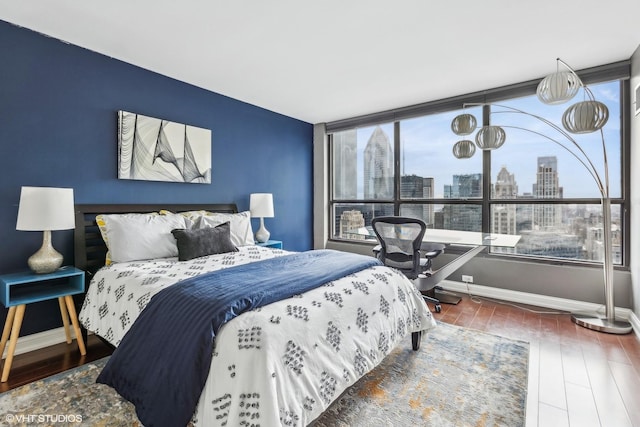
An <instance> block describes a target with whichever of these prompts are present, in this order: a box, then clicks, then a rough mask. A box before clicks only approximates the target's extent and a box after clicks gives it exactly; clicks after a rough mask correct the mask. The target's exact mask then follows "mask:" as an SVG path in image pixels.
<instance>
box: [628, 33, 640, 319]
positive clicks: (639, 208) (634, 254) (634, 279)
mask: <svg viewBox="0 0 640 427" xmlns="http://www.w3.org/2000/svg"><path fill="white" fill-rule="evenodd" d="M638 85H640V46H638V48H637V49H636V51H635V53H634V54H633V56H632V57H631V262H630V267H631V289H632V292H633V307H632V309H633V312H634V313H635V316H636V318H640V114H638V115H636V114H635V111H636V108H640V106H638V103H640V99H636V95H635V88H636V86H638Z"/></svg>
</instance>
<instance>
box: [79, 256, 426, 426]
mask: <svg viewBox="0 0 640 427" xmlns="http://www.w3.org/2000/svg"><path fill="white" fill-rule="evenodd" d="M239 249H240V251H239V252H234V253H227V254H221V255H212V256H208V257H203V258H197V259H194V260H191V261H184V262H178V261H177V258H170V259H159V260H152V261H145V262H129V263H119V264H113V265H111V266H109V267H104V268H103V269H101V270H99V271H98V272H97V273H96V275H95V277H94V278H93V279H92V281H91V285H90V287H89V290H88V292H87V296H86V299H85V301H84V305H83V307H82V310H81V312H80V321H81V322H82V324H83V325H84V326H85V327H86V328H87V329H88V330H89V331H92V332H94V333H96V334H98V335H100V336H102V337H103V338H105V339H106V340H107V341H109V342H110V343H112V344H113V345H115V346H117V345H118V344H119V343H120V341H121V340H122V338H123V336H124V335H125V333H126V332H127V331H128V329H129V327H130V326H131V324H132V323H133V322H134V321H135V320H136V318H137V317H138V315H139V314H140V312H141V311H142V310H143V309H144V307H145V306H146V305H147V303H148V302H149V299H150V298H151V297H152V296H153V295H154V294H155V293H157V292H159V291H160V290H162V289H163V288H165V287H167V286H171V285H172V284H175V283H177V282H179V281H180V280H182V279H186V278H188V277H191V276H194V275H198V274H202V273H204V272H208V271H213V270H217V269H221V268H227V267H231V266H234V265H240V264H245V263H248V262H252V261H256V260H259V259H266V258H271V257H275V256H282V255H286V254H287V253H288V252H286V251H282V250H274V249H269V248H263V247H259V246H244V247H240V248H239ZM247 286H248V287H250V286H251V284H250V283H247ZM434 326H435V321H434V319H433V318H432V316H431V313H430V312H429V310H428V308H427V306H426V304H425V303H424V301H423V299H422V297H421V295H420V293H419V292H418V291H416V290H415V288H414V286H413V284H412V283H411V282H410V281H409V280H408V279H407V278H406V277H405V276H404V275H402V274H401V273H399V272H397V271H396V270H392V269H389V268H387V267H381V266H380V267H372V268H369V269H366V270H363V271H361V272H359V273H356V274H352V275H350V276H347V277H345V278H342V279H340V280H336V281H334V282H330V283H327V284H325V285H323V286H321V287H319V288H317V289H314V290H312V291H309V292H306V293H304V294H302V295H298V296H295V297H293V298H289V299H285V300H282V301H279V302H276V303H273V304H270V305H267V306H265V307H262V308H260V309H257V310H253V311H250V312H247V313H244V314H242V315H241V316H239V317H237V318H235V319H233V320H231V321H230V322H229V323H227V324H226V325H225V326H223V327H222V328H221V329H220V331H219V334H218V336H217V337H216V344H215V349H214V354H213V359H212V362H211V370H210V372H209V378H208V380H207V383H206V384H205V388H204V390H203V393H202V396H201V397H200V402H199V404H198V407H197V410H196V413H195V414H194V416H193V419H192V421H193V422H194V424H195V425H200V426H207V427H208V426H225V425H226V426H251V425H255V426H257V425H260V426H277V425H283V426H305V425H307V424H309V423H310V422H311V421H312V420H314V419H315V418H316V417H318V416H319V415H320V414H321V413H322V412H323V411H324V410H325V409H326V408H327V407H328V406H329V404H330V403H331V402H332V401H333V400H334V399H335V398H337V397H338V396H340V394H341V393H342V392H343V391H344V390H345V389H346V388H347V387H349V386H350V385H352V384H354V383H355V381H356V380H358V379H359V378H360V377H362V376H363V375H364V374H365V373H367V372H368V371H370V370H371V369H373V368H374V367H375V366H377V365H378V364H379V363H380V362H381V361H382V359H383V358H384V357H385V356H386V355H387V354H388V353H389V352H390V351H391V350H392V349H393V348H394V347H395V346H396V344H398V342H399V341H400V340H402V339H408V338H407V336H408V335H409V334H410V333H411V332H415V331H424V330H428V329H431V328H433V327H434ZM167 345H171V343H167Z"/></svg>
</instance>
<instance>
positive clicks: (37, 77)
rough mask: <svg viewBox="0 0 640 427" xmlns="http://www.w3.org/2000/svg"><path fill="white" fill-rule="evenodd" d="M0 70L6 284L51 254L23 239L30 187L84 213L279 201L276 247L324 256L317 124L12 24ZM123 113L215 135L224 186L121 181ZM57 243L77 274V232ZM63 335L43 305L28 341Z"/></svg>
mask: <svg viewBox="0 0 640 427" xmlns="http://www.w3.org/2000/svg"><path fill="white" fill-rule="evenodd" d="M167 55H170V53H167ZM0 58H1V61H2V66H0V150H1V151H0V157H1V158H2V169H1V171H2V178H1V182H2V184H1V185H0V273H7V272H14V271H20V270H25V269H27V265H26V260H27V258H28V257H29V256H30V255H31V254H32V253H33V252H35V251H36V250H37V249H38V248H39V246H40V244H41V242H42V234H41V233H39V232H21V231H16V230H15V226H16V215H17V210H18V201H19V198H20V187H21V186H23V185H30V186H52V187H72V188H73V189H74V193H75V201H76V203H164V202H166V203H216V202H219V203H224V202H235V203H237V205H238V207H239V209H240V210H247V209H248V208H249V194H250V193H252V192H270V193H273V196H274V205H275V218H268V219H265V225H266V227H267V228H268V229H269V231H271V236H272V238H274V239H278V240H283V241H284V245H285V249H290V250H296V251H299V250H307V249H310V248H311V247H312V227H313V225H312V201H313V197H312V194H313V176H312V175H313V168H312V140H313V126H312V125H311V124H309V123H305V122H302V121H300V120H296V119H293V118H290V117H286V116H283V115H281V114H277V113H274V112H272V111H268V110H265V109H262V108H259V107H256V106H253V105H250V104H247V103H244V102H241V101H238V100H235V99H232V98H229V97H226V96H223V95H220V94H216V93H213V92H210V91H207V90H204V89H201V88H198V87H195V86H192V85H189V84H186V83H183V82H180V81H177V80H174V79H171V78H168V77H165V76H162V75H160V74H157V73H153V72H150V71H147V70H145V69H142V68H139V67H136V66H133V65H131V64H127V63H124V62H121V61H118V60H115V59H112V58H109V57H107V56H104V55H100V54H97V53H95V52H91V51H89V50H86V49H83V48H80V47H77V46H73V45H70V44H66V43H63V42H61V41H59V40H56V39H53V38H49V37H46V36H43V35H41V34H38V33H36V32H33V31H30V30H27V29H23V28H19V27H16V26H14V25H12V24H9V23H6V22H4V21H0ZM167 60H170V56H168V58H167ZM219 66H220V67H224V66H225V64H219ZM118 110H126V111H131V112H135V113H139V114H144V115H147V116H152V117H158V118H162V119H166V120H171V121H175V122H180V123H186V124H189V125H193V126H198V127H202V128H207V129H211V131H212V140H213V141H212V156H213V158H212V183H211V184H185V183H163V182H146V181H128V180H118V179H117V120H116V118H117V111H118ZM253 227H254V230H255V229H257V227H258V222H257V220H255V219H254V220H253ZM53 243H54V247H56V249H58V250H60V251H61V252H63V255H64V256H65V263H67V264H71V263H73V245H72V232H71V231H56V232H53ZM5 316H6V310H4V309H2V320H3V321H4V317H5ZM61 324H62V323H61V321H60V314H59V313H58V306H57V303H56V302H55V301H51V302H46V303H38V304H34V305H32V306H29V307H27V311H26V315H25V320H24V324H23V328H22V333H21V335H26V334H30V333H34V332H39V331H43V330H47V329H51V328H54V327H58V326H61Z"/></svg>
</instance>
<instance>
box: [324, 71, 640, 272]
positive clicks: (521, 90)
mask: <svg viewBox="0 0 640 427" xmlns="http://www.w3.org/2000/svg"><path fill="white" fill-rule="evenodd" d="M577 73H578V75H579V76H580V78H581V79H582V80H583V82H584V83H585V84H587V85H589V84H595V83H602V82H607V81H615V80H618V81H619V84H620V112H621V114H620V116H621V117H620V120H621V123H620V141H621V147H620V156H621V159H620V162H621V163H620V164H621V170H620V173H621V175H622V177H621V181H622V182H621V185H622V188H621V192H620V196H619V197H613V198H611V199H610V200H611V205H612V207H613V206H615V205H618V206H619V208H620V213H621V215H620V216H621V218H620V220H621V226H622V229H623V232H622V248H621V250H622V261H621V264H618V265H616V266H615V268H616V269H623V270H628V269H629V261H630V259H631V253H630V246H631V245H630V235H631V225H630V209H629V203H630V179H631V177H630V145H631V141H630V83H629V76H630V63H629V61H621V62H617V63H613V64H607V65H603V66H599V67H593V68H590V69H587V70H581V71H578V72H577ZM539 81H540V80H532V81H528V82H523V83H520V84H515V85H509V86H504V87H500V88H496V89H492V90H488V91H483V92H476V93H472V94H468V95H462V96H457V97H453V98H448V99H444V100H438V101H433V102H428V103H423V104H418V105H414V106H409V107H405V108H400V109H395V110H389V111H384V112H380V113H374V114H370V115H366V116H360V117H355V118H351V119H345V120H340V121H336V122H331V123H327V124H326V134H327V137H328V151H327V152H328V157H329V168H328V176H327V179H328V187H327V188H328V190H329V191H328V193H329V194H328V210H329V212H328V221H329V224H328V229H327V230H328V232H329V236H327V238H328V240H329V241H332V242H342V243H353V244H360V245H362V244H367V245H371V244H372V242H366V241H357V240H350V239H340V238H337V237H335V236H336V230H335V222H336V221H335V218H334V205H335V204H381V203H383V204H392V205H393V212H394V215H399V214H400V208H401V205H416V204H428V205H451V204H466V205H478V206H480V207H481V212H482V231H483V232H489V231H490V230H491V221H492V216H491V208H492V206H494V205H516V206H517V205H538V204H559V205H583V204H584V205H587V204H600V203H601V200H600V198H566V199H536V198H533V197H531V198H517V199H498V198H493V197H492V193H491V184H492V182H491V180H492V177H491V152H490V151H482V150H478V152H477V153H476V155H478V154H480V155H482V180H483V181H482V193H483V196H482V198H478V199H476V198H469V199H448V198H437V199H436V198H434V199H407V198H402V197H401V192H400V185H401V173H400V172H401V164H400V162H401V160H400V159H401V143H400V122H401V121H402V120H405V119H410V118H416V117H421V116H427V115H432V114H437V113H442V112H447V111H455V110H460V109H461V108H462V106H463V104H465V103H499V102H500V101H505V100H510V99H513V98H519V97H523V96H530V95H534V94H535V90H536V88H537V85H538V83H539ZM489 111H490V106H489V105H485V106H484V108H483V113H482V118H481V120H482V121H483V123H485V124H486V122H487V121H488V120H489V116H490V114H489ZM385 123H393V129H394V135H393V142H392V146H393V151H394V162H393V165H394V194H393V199H373V200H370V199H364V198H363V199H339V200H337V199H335V197H334V194H335V192H334V182H333V170H334V166H335V165H334V164H333V160H334V159H333V155H334V148H333V138H332V137H333V133H335V132H339V131H341V130H348V129H355V128H358V127H365V126H375V125H378V124H385ZM452 136H454V135H452ZM480 256H491V257H501V258H504V259H515V260H518V261H523V260H525V261H531V262H536V263H543V264H562V265H564V264H571V265H587V266H589V265H594V264H597V265H601V263H600V262H597V261H589V260H578V259H569V258H553V257H539V256H532V255H525V254H505V253H497V252H491V251H483V252H482V253H481V254H480Z"/></svg>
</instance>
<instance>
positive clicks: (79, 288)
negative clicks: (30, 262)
mask: <svg viewBox="0 0 640 427" xmlns="http://www.w3.org/2000/svg"><path fill="white" fill-rule="evenodd" d="M82 292H84V271H82V270H79V269H77V268H75V267H63V268H61V269H59V270H57V271H54V272H53V273H47V274H35V273H32V272H24V273H14V274H4V275H1V276H0V301H1V302H2V304H3V305H4V306H5V307H12V306H15V305H20V304H30V303H32V302H38V301H45V300H49V299H54V298H58V297H62V296H66V295H75V294H80V293H82Z"/></svg>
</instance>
